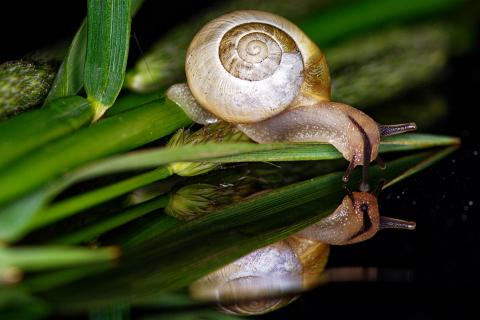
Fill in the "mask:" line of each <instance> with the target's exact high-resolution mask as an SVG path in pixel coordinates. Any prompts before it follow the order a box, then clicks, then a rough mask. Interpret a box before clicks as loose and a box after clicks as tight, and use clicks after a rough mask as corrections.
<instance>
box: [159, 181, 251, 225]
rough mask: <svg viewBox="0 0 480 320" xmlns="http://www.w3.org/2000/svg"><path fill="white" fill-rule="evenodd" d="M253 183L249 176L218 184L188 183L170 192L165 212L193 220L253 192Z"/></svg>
mask: <svg viewBox="0 0 480 320" xmlns="http://www.w3.org/2000/svg"><path fill="white" fill-rule="evenodd" d="M255 184H256V181H255V179H253V178H251V177H244V178H241V179H238V180H236V181H234V182H233V183H223V184H218V185H213V184H206V183H195V184H190V185H187V186H184V187H182V188H180V189H178V190H176V191H174V192H172V193H170V196H169V201H168V205H167V206H166V207H165V212H166V213H167V214H168V215H170V216H172V217H174V218H177V219H179V220H183V221H189V220H193V219H196V218H198V217H201V216H203V215H205V214H208V213H210V212H212V211H214V210H216V209H219V208H221V207H224V206H226V205H228V204H231V203H236V202H237V201H240V200H242V199H243V198H245V197H247V196H248V195H250V194H252V193H253V192H255V190H256V189H255Z"/></svg>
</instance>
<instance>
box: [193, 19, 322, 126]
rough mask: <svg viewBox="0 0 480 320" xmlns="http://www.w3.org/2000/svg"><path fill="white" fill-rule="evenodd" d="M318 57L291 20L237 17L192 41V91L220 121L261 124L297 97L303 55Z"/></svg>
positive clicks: (217, 23) (204, 30)
mask: <svg viewBox="0 0 480 320" xmlns="http://www.w3.org/2000/svg"><path fill="white" fill-rule="evenodd" d="M300 43H301V45H300ZM312 48H313V49H312ZM310 51H312V52H314V53H312V54H311V53H310ZM317 51H318V52H319V50H318V48H317V47H316V46H314V45H312V43H311V41H310V40H309V39H308V38H307V37H306V35H305V34H304V33H303V32H302V31H301V30H300V29H299V28H298V27H296V26H295V25H294V24H292V23H291V22H289V21H288V20H286V19H284V18H282V17H279V16H276V15H274V14H270V13H266V12H260V11H237V12H234V13H231V14H227V15H224V16H222V17H220V18H217V19H215V20H212V21H211V22H209V23H208V24H207V25H205V26H204V27H203V28H202V29H201V30H200V31H199V32H198V33H197V35H196V36H195V38H194V39H193V41H192V43H191V44H190V47H189V49H188V52H187V58H186V63H185V68H186V75H187V81H188V86H189V88H190V90H191V91H192V94H193V96H194V97H195V99H196V100H197V101H198V102H199V103H200V105H202V106H203V107H204V108H205V109H207V110H208V111H210V112H211V113H213V114H215V115H216V116H217V117H219V118H220V119H222V120H225V121H227V122H230V123H252V122H258V121H261V120H264V119H267V118H270V117H272V116H274V115H276V114H278V113H280V112H281V111H283V110H284V109H286V108H287V107H288V106H289V105H290V104H291V103H292V101H293V100H294V99H295V98H296V97H297V95H298V94H299V92H300V88H301V87H302V85H303V82H304V78H305V75H304V62H305V61H306V60H305V57H304V55H307V56H309V55H310V56H311V55H315V54H316V53H317ZM320 54H321V52H320ZM317 55H318V54H317Z"/></svg>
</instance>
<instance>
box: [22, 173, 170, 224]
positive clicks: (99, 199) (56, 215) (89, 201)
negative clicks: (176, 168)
mask: <svg viewBox="0 0 480 320" xmlns="http://www.w3.org/2000/svg"><path fill="white" fill-rule="evenodd" d="M170 175H171V172H170V170H168V168H167V167H160V168H158V169H155V170H153V171H151V172H147V173H144V174H140V175H138V176H134V177H132V178H129V179H126V180H124V181H121V182H117V183H114V184H112V185H109V186H106V187H103V188H99V189H95V190H93V191H90V192H86V193H83V194H81V195H78V196H74V197H72V198H68V199H66V200H64V201H61V202H58V203H55V204H54V205H52V206H51V207H49V208H48V209H46V210H44V211H42V212H40V213H39V214H38V215H37V219H34V221H32V223H31V225H30V228H39V227H42V226H45V225H47V224H50V223H52V222H55V221H58V220H61V219H65V218H66V217H68V216H70V215H72V214H75V213H78V212H81V211H83V210H85V209H88V208H91V207H93V206H95V205H98V204H100V203H103V202H105V201H108V200H111V199H114V198H116V197H118V196H120V195H123V194H126V193H128V192H130V191H133V190H136V189H138V188H140V187H143V186H146V185H148V184H150V183H153V182H155V181H158V180H161V179H165V178H167V177H169V176H170Z"/></svg>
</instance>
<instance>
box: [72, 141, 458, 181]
mask: <svg viewBox="0 0 480 320" xmlns="http://www.w3.org/2000/svg"><path fill="white" fill-rule="evenodd" d="M458 143H459V139H458V138H455V137H448V136H437V135H428V134H408V135H403V136H392V137H390V138H389V139H385V141H383V142H382V143H381V145H380V152H381V153H385V152H395V151H408V150H417V149H426V148H431V147H439V146H448V145H455V144H458ZM341 158H342V155H341V154H340V152H338V151H337V150H336V149H335V148H334V147H333V146H331V145H329V144H316V143H297V144H292V143H275V144H252V143H228V144H227V143H224V144H203V145H193V146H184V147H179V148H175V149H165V148H159V149H152V150H144V151H135V152H132V153H130V154H127V155H120V156H115V157H111V158H109V159H105V160H102V161H99V162H97V163H94V164H92V165H90V166H88V167H85V168H84V169H83V170H82V172H78V173H77V174H78V175H79V176H97V175H101V174H108V173H114V172H119V171H125V170H134V169H146V168H151V167H155V166H159V165H164V164H168V163H172V162H184V161H200V160H201V161H202V162H203V161H204V162H220V163H226V162H270V161H299V160H331V159H341Z"/></svg>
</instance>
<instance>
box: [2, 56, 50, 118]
mask: <svg viewBox="0 0 480 320" xmlns="http://www.w3.org/2000/svg"><path fill="white" fill-rule="evenodd" d="M55 71H56V69H55V67H54V66H53V65H52V64H50V63H36V62H29V61H24V60H18V61H8V62H5V63H3V64H2V65H0V120H2V119H6V118H9V117H11V116H13V115H15V114H17V113H20V112H22V111H25V110H28V109H30V108H32V107H34V106H36V105H38V104H40V103H41V102H42V101H43V99H44V98H45V95H46V94H47V92H48V90H49V89H50V86H51V85H52V82H53V79H54V77H55Z"/></svg>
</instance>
